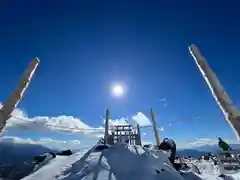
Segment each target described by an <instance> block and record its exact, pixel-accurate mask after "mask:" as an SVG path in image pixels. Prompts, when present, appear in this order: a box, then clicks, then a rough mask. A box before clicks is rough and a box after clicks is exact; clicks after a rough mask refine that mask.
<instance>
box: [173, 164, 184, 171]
mask: <svg viewBox="0 0 240 180" xmlns="http://www.w3.org/2000/svg"><path fill="white" fill-rule="evenodd" d="M173 167H174V169H176V171H179V170H180V169H181V168H182V164H181V163H174V164H173Z"/></svg>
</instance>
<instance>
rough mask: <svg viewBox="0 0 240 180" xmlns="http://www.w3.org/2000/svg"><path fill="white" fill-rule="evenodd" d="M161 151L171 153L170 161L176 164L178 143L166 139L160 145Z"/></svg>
mask: <svg viewBox="0 0 240 180" xmlns="http://www.w3.org/2000/svg"><path fill="white" fill-rule="evenodd" d="M159 149H161V150H163V151H170V157H169V160H170V161H171V163H172V164H174V160H175V156H176V143H175V142H174V141H173V140H172V139H168V138H165V139H164V140H163V141H162V143H161V144H160V145H159Z"/></svg>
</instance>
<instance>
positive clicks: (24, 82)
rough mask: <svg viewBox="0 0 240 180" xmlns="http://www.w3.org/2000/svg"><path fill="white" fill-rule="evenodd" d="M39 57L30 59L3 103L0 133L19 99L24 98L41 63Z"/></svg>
mask: <svg viewBox="0 0 240 180" xmlns="http://www.w3.org/2000/svg"><path fill="white" fill-rule="evenodd" d="M39 62H40V61H39V59H38V58H34V59H33V60H31V61H30V63H29V65H28V68H27V69H26V70H25V72H24V73H23V75H22V76H21V78H20V80H19V84H18V86H17V87H16V88H15V89H14V90H13V91H12V93H11V94H10V96H9V97H8V98H7V100H6V101H5V102H4V103H3V106H2V108H1V110H0V134H1V132H2V131H3V129H4V127H5V125H6V123H7V120H8V119H9V118H10V117H11V113H12V112H13V110H14V109H15V108H16V107H17V105H18V103H19V101H20V100H21V99H22V97H23V94H24V92H25V90H26V89H27V87H28V84H29V82H30V81H31V78H32V76H33V74H34V72H35V70H36V68H37V66H38V64H39Z"/></svg>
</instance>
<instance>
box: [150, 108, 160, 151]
mask: <svg viewBox="0 0 240 180" xmlns="http://www.w3.org/2000/svg"><path fill="white" fill-rule="evenodd" d="M150 114H151V117H152V118H151V119H152V125H153V131H154V135H155V139H156V143H157V147H159V145H160V138H159V134H158V128H157V124H156V121H155V116H154V113H153V110H152V108H151V109H150Z"/></svg>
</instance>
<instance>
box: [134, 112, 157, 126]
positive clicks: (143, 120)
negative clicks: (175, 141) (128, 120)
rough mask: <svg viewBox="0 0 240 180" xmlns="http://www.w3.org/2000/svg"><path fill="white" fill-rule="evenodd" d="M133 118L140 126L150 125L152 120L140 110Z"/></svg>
mask: <svg viewBox="0 0 240 180" xmlns="http://www.w3.org/2000/svg"><path fill="white" fill-rule="evenodd" d="M132 120H133V121H134V122H135V123H137V124H139V126H150V125H152V124H151V121H150V120H149V119H148V118H147V117H146V116H145V115H144V114H143V113H142V112H138V113H137V114H136V115H134V116H133V117H132Z"/></svg>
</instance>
